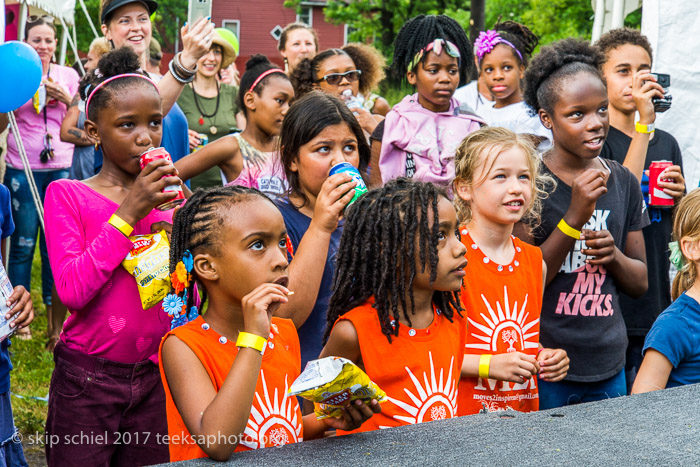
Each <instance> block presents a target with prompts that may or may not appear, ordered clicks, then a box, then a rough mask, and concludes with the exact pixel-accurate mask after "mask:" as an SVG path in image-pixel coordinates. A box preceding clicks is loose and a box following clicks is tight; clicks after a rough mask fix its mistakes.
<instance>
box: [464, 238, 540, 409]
mask: <svg viewBox="0 0 700 467" xmlns="http://www.w3.org/2000/svg"><path fill="white" fill-rule="evenodd" d="M512 238H513V246H514V247H515V256H514V257H513V261H512V262H511V263H510V264H506V265H501V264H496V263H495V262H493V261H491V260H490V259H489V258H488V257H487V256H485V255H484V253H482V251H481V249H479V247H478V246H477V245H476V243H474V241H473V240H472V238H471V236H470V235H469V233H468V232H467V230H466V229H463V230H462V243H464V246H466V247H467V260H468V261H469V264H468V265H467V267H466V268H465V271H466V273H467V275H466V276H465V278H464V286H463V287H462V294H461V298H462V305H463V306H464V308H465V309H466V317H467V323H468V324H467V326H468V332H467V343H466V346H465V349H464V353H466V354H499V353H505V352H515V351H517V352H523V353H526V354H528V355H532V356H534V357H536V356H537V349H538V347H539V342H540V339H539V337H540V311H541V310H542V251H541V250H540V249H539V248H537V247H535V246H532V245H528V244H527V243H524V242H522V241H520V239H518V238H515V237H512ZM539 405H540V401H539V393H538V391H537V378H535V377H533V378H530V379H529V380H528V381H526V382H525V383H523V384H515V383H509V382H507V381H496V380H493V379H487V380H486V381H484V380H483V379H481V378H462V381H461V382H460V383H459V415H471V414H475V413H478V412H479V411H480V410H482V409H483V408H486V409H487V410H488V411H496V410H505V409H506V408H511V409H513V410H517V411H519V412H531V411H535V410H537V409H538V408H539Z"/></svg>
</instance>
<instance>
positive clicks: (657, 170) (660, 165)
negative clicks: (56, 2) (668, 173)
mask: <svg viewBox="0 0 700 467" xmlns="http://www.w3.org/2000/svg"><path fill="white" fill-rule="evenodd" d="M672 165H673V162H671V161H654V162H652V163H651V165H650V166H649V206H660V207H669V206H673V202H674V200H673V197H672V196H671V195H667V194H666V193H664V191H663V190H662V189H661V188H659V182H672V181H673V179H671V178H661V172H663V171H664V170H665V169H666V168H668V167H671V166H672Z"/></svg>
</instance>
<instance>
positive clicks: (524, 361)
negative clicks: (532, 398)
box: [489, 352, 540, 383]
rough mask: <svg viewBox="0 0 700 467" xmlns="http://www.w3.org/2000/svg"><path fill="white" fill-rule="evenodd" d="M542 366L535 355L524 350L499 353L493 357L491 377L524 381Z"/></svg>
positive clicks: (500, 379) (501, 379)
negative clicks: (523, 351) (525, 352)
mask: <svg viewBox="0 0 700 467" xmlns="http://www.w3.org/2000/svg"><path fill="white" fill-rule="evenodd" d="M538 371H540V366H539V364H538V363H537V360H535V357H532V356H530V355H527V354H524V353H522V352H508V353H499V354H495V355H494V356H493V357H491V367H490V369H489V378H491V379H497V380H499V381H510V382H511V383H524V382H525V381H527V380H528V379H530V377H532V376H536V375H537V372H538Z"/></svg>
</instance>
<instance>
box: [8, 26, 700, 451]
mask: <svg viewBox="0 0 700 467" xmlns="http://www.w3.org/2000/svg"><path fill="white" fill-rule="evenodd" d="M537 45H538V39H537V36H536V35H535V34H534V33H533V32H532V31H530V30H529V29H528V28H527V27H526V26H525V25H522V24H518V23H515V22H513V21H506V22H503V23H501V22H499V23H498V24H496V25H495V26H494V29H492V30H488V31H484V32H482V33H481V34H480V35H479V37H478V38H476V39H475V41H474V42H473V43H470V41H469V40H468V38H467V35H466V33H465V32H464V30H463V29H462V27H461V26H460V25H459V24H458V23H457V22H456V21H455V20H453V19H451V18H449V17H447V16H444V15H437V16H435V15H421V16H417V17H415V18H412V19H411V20H409V21H408V22H407V23H406V24H405V25H404V26H403V27H402V28H401V30H400V31H399V33H398V35H397V37H396V42H395V44H394V56H393V61H392V64H391V68H390V71H391V73H392V74H393V76H394V78H397V79H400V80H404V81H405V82H407V83H408V84H410V85H411V86H413V88H414V89H415V92H414V93H413V94H411V95H408V96H406V97H404V98H403V99H402V100H401V101H400V102H399V103H398V104H396V105H395V106H394V107H393V108H390V106H389V104H388V102H387V101H386V100H385V99H383V98H382V97H380V96H378V95H377V94H375V91H376V89H377V85H378V83H379V82H380V81H381V80H382V79H383V78H384V66H385V63H384V60H383V58H382V57H381V55H380V54H379V53H378V52H376V51H375V50H374V49H372V48H371V47H370V46H367V45H364V44H349V45H347V46H345V47H343V48H342V49H328V50H321V51H319V43H318V38H317V37H316V35H315V33H314V32H313V30H310V29H308V28H305V27H304V26H303V25H298V24H295V25H291V26H290V27H289V28H287V29H285V31H284V33H283V39H282V40H281V41H280V51H281V52H282V53H283V56H284V57H285V64H286V67H285V69H281V68H277V67H276V66H275V65H273V64H272V63H271V62H270V61H269V60H268V59H267V58H266V57H264V56H262V55H254V56H253V57H251V58H250V60H249V61H248V63H247V64H246V69H245V73H244V74H243V75H242V77H241V80H240V86H239V88H238V91H237V108H238V109H239V110H240V111H241V112H242V115H243V117H245V129H244V130H243V131H242V132H237V133H235V134H231V135H226V136H223V137H220V138H219V139H218V140H217V141H215V142H213V143H211V144H208V145H206V146H204V147H202V148H200V149H199V150H198V151H197V152H196V153H193V154H191V155H189V156H186V157H184V158H182V159H180V160H178V161H177V162H176V163H175V164H174V165H172V164H170V163H168V162H166V161H163V160H157V161H153V162H150V163H149V164H147V165H146V166H145V167H144V168H143V169H141V167H140V165H139V155H140V154H142V153H143V152H144V151H146V150H147V149H149V148H151V147H157V146H160V144H161V138H162V124H163V103H164V98H163V97H161V93H163V90H162V87H160V86H159V85H158V84H156V83H155V82H154V81H152V80H151V79H150V78H149V77H148V76H146V75H144V74H143V73H142V72H141V64H140V62H139V57H138V56H137V55H136V54H135V53H134V52H133V51H132V50H131V49H130V48H127V47H124V48H120V49H116V50H113V51H111V52H108V53H106V54H105V55H104V56H103V57H102V58H101V59H100V60H99V62H98V63H96V64H95V65H94V66H93V67H92V68H91V70H90V71H89V73H88V74H87V75H86V76H85V77H84V78H83V80H82V81H81V84H80V88H79V91H80V99H82V100H83V101H84V102H85V103H86V104H85V110H84V112H85V118H84V133H85V138H88V139H89V140H90V141H91V142H92V143H94V144H95V146H96V147H99V148H100V150H101V153H102V155H103V159H104V162H103V165H102V168H101V170H100V171H99V172H98V173H97V174H96V175H95V176H93V177H92V178H88V179H86V180H83V181H78V180H59V181H56V182H53V183H52V184H51V185H50V186H49V188H48V190H47V193H46V240H47V249H48V257H49V260H50V262H51V267H52V271H53V276H54V277H55V283H56V291H57V293H58V296H59V297H60V300H61V301H62V302H63V303H64V304H65V305H66V306H67V307H68V309H69V311H70V316H69V318H68V320H67V321H66V323H65V326H64V327H63V332H62V334H61V337H60V341H59V342H58V344H57V345H56V347H55V362H56V366H55V370H54V372H53V376H52V379H51V386H50V396H49V413H48V420H47V423H46V431H47V434H49V435H58V438H56V439H61V440H62V439H66V436H67V437H70V436H71V435H74V434H76V433H86V432H91V433H103V432H105V433H108V437H107V439H106V440H105V442H104V443H102V444H94V445H85V444H82V445H72V444H69V443H61V442H58V443H53V444H51V445H47V447H46V455H47V460H48V462H49V464H50V465H59V464H60V463H61V460H63V459H67V458H70V459H71V461H72V462H74V463H79V462H83V463H86V464H115V465H127V464H128V465H137V464H138V465H140V464H147V463H157V462H166V461H168V460H170V461H178V460H186V459H192V458H198V457H206V456H209V457H212V458H214V459H219V460H225V459H227V458H229V457H230V456H231V454H232V453H233V452H234V451H242V450H249V449H257V448H263V447H267V446H279V445H283V444H288V443H295V442H301V441H303V440H306V439H313V438H319V437H323V436H327V435H328V432H329V430H330V431H334V432H335V434H336V435H343V434H348V433H353V432H359V431H368V430H374V429H380V428H389V427H395V426H401V425H407V424H416V423H423V422H428V421H433V420H440V419H446V418H452V417H456V416H463V415H472V414H476V413H479V412H488V411H499V410H508V409H512V410H517V411H522V412H530V411H536V410H542V409H549V408H554V407H561V406H565V405H569V404H576V403H580V402H590V401H596V400H601V399H605V398H610V397H617V396H622V395H626V394H629V393H639V392H645V391H651V390H656V389H663V388H665V387H671V386H677V385H682V384H689V383H694V382H700V344H699V343H698V342H697V336H698V334H699V333H700V304H699V303H700V285H698V281H699V280H700V279H699V277H700V272H699V270H698V268H700V214H698V213H700V191H698V190H694V191H692V192H691V193H689V194H688V195H687V196H686V194H685V193H686V187H685V180H684V178H683V173H682V158H681V153H680V149H679V147H678V144H677V143H676V141H675V139H674V138H673V136H671V135H670V134H668V133H666V132H663V131H662V130H658V129H655V128H654V121H655V110H654V99H656V98H660V97H663V95H664V89H663V88H661V86H660V85H659V84H658V83H657V82H656V78H655V77H654V76H653V75H652V74H651V73H650V70H651V62H652V51H651V47H650V45H649V43H648V41H647V40H646V38H645V37H644V36H643V35H641V34H640V33H639V32H638V31H634V30H631V29H617V30H613V31H610V32H608V33H607V34H605V35H603V36H602V37H601V38H600V40H599V41H598V42H597V43H596V44H594V45H590V44H588V43H586V42H583V41H581V40H577V39H564V40H561V41H557V42H555V43H552V44H549V45H546V46H543V47H542V48H541V49H540V51H539V53H537V54H535V55H533V53H534V51H535V48H536V46H537ZM164 95H165V97H166V98H169V96H168V95H167V94H165V93H164ZM635 113H638V115H639V120H635V118H636V117H635ZM660 160H666V161H670V162H671V164H670V166H669V167H668V168H666V169H665V170H664V172H663V173H662V174H661V176H660V177H659V181H658V185H657V186H658V189H659V190H661V191H662V192H663V193H665V194H666V195H667V196H668V197H670V198H671V199H673V202H674V203H676V204H677V206H676V207H675V208H674V206H668V207H658V206H653V205H651V202H650V199H649V184H650V180H649V173H648V170H649V167H650V165H651V164H652V163H653V162H655V161H660ZM341 163H345V164H347V165H348V166H351V167H353V168H355V169H357V171H359V173H360V174H361V176H362V178H363V179H364V180H366V182H367V184H368V185H369V186H370V188H371V189H370V190H369V191H368V192H367V193H366V194H364V195H362V196H361V197H359V198H358V199H357V200H355V199H354V196H355V194H356V188H360V185H361V183H360V181H359V180H358V179H353V177H352V176H351V175H349V174H348V173H347V172H339V173H335V174H332V171H331V169H332V168H333V167H334V166H336V165H338V164H341ZM217 167H218V168H219V169H220V171H221V174H222V176H223V178H224V183H227V184H226V185H224V186H217V187H210V188H207V189H197V190H195V191H194V193H191V192H189V190H187V188H185V192H186V194H187V195H188V199H187V200H186V201H185V203H184V205H182V206H181V207H178V208H176V210H175V211H172V210H171V211H167V210H166V211H162V210H159V209H157V207H158V206H159V205H161V204H162V203H163V202H165V201H169V200H171V199H172V198H173V196H174V195H173V192H172V191H163V190H164V188H166V187H169V186H182V185H183V184H184V182H185V181H187V180H190V179H192V178H194V177H196V176H198V175H200V174H202V173H204V172H206V171H207V170H211V169H212V168H217ZM5 190H6V189H5ZM0 195H2V192H0ZM3 196H4V195H3ZM3 196H0V198H2V199H6V198H7V196H4V198H3ZM6 201H7V202H3V203H2V205H0V221H1V222H0V223H1V224H2V226H1V227H2V232H1V233H2V238H3V241H4V239H5V238H6V237H7V236H8V235H10V234H11V233H12V230H13V224H12V219H11V217H10V216H8V215H7V212H9V210H10V209H9V207H7V209H5V205H6V204H8V203H9V200H6ZM6 211H7V212H6ZM163 230H164V231H165V232H166V233H167V235H168V237H169V239H170V253H169V254H170V257H169V271H170V273H171V278H172V285H171V290H170V294H169V295H168V296H167V297H166V300H165V301H166V302H167V303H165V302H163V303H161V302H160V301H159V302H158V303H157V304H156V305H154V306H152V307H150V308H149V309H144V308H143V306H142V300H141V297H140V295H139V290H138V289H137V284H136V283H135V281H134V278H133V277H132V275H131V274H129V273H128V272H127V271H126V269H124V268H123V267H122V266H121V264H122V261H123V260H124V258H125V257H126V256H127V255H128V254H129V253H130V251H131V250H132V247H133V243H132V240H131V239H130V238H129V237H130V236H132V235H137V234H149V233H157V232H161V233H160V234H159V235H165V233H163ZM672 240H674V241H675V242H674V243H671V246H669V242H671V241H672ZM669 249H670V252H671V253H673V254H672V256H671V259H670V260H669ZM671 263H673V265H674V266H675V267H676V268H677V269H678V271H679V272H678V275H677V276H676V278H675V280H674V281H673V287H672V286H671V281H670V279H669V267H670V265H671ZM10 300H11V301H12V302H16V305H15V306H16V307H18V309H21V310H22V311H21V313H20V314H19V315H18V316H17V317H16V318H15V321H14V324H15V326H16V327H25V326H26V325H28V323H29V322H30V321H31V319H32V315H33V311H32V303H31V300H30V299H29V295H28V293H27V292H26V290H25V289H24V288H23V287H22V286H18V287H17V289H16V290H15V292H14V294H13V296H12V297H11V299H10ZM174 309H175V311H173V310H174ZM180 310H182V312H180ZM664 310H665V311H664ZM2 351H3V352H2V354H0V357H3V358H1V359H0V362H4V361H5V360H7V359H5V358H4V357H5V356H6V353H7V349H6V345H5V344H4V343H3V347H2ZM326 356H334V357H343V358H346V359H348V360H350V361H352V362H354V363H355V364H356V365H357V366H358V367H360V368H361V369H362V370H364V371H365V372H366V373H367V375H368V376H369V377H370V379H371V380H372V381H374V382H375V383H376V384H377V385H378V386H379V387H380V388H381V389H382V390H383V391H384V392H386V395H387V400H386V401H385V402H382V403H381V404H380V403H379V402H378V401H377V400H374V399H373V400H371V401H367V402H366V403H362V402H357V404H351V405H349V406H347V407H346V408H345V409H344V410H343V412H342V415H341V416H340V417H332V418H326V419H322V420H319V419H317V417H316V415H314V414H313V412H312V410H311V409H312V408H311V407H310V406H306V405H305V404H303V403H302V402H300V400H298V399H297V398H296V397H293V396H290V395H289V388H290V386H291V384H292V383H293V382H294V380H295V379H296V378H297V377H298V376H299V374H300V372H301V370H302V369H303V368H304V366H305V365H306V364H307V362H309V361H311V360H315V359H317V358H322V357H326ZM5 367H7V371H9V360H8V362H7V364H6V365H5ZM0 370H1V368H0ZM4 374H7V372H5V373H4ZM6 386H8V385H7V384H6V385H5V386H3V387H5V389H4V390H2V389H0V404H1V405H3V406H5V405H7V406H9V397H5V395H6V393H7V391H8V389H9V388H7V387H6ZM3 413H6V412H5V410H3ZM9 413H10V416H11V412H9ZM8 426H10V427H11V423H10V425H8V424H7V421H6V420H2V421H0V428H2V429H3V430H4V431H2V433H0V434H2V437H1V439H0V441H1V440H5V439H8V438H9V437H10V436H11V434H12V433H11V432H10V431H8V429H9V428H8ZM144 432H150V433H152V435H153V436H152V437H150V438H148V439H146V440H141V441H142V442H131V443H119V441H118V439H116V438H115V436H116V434H119V433H134V434H138V433H144ZM156 434H159V435H160V436H156ZM166 435H169V439H170V442H169V443H162V442H159V441H161V440H162V439H163V437H164V436H166ZM134 439H137V438H134ZM3 446H9V447H3V449H5V450H6V451H7V452H6V454H5V455H6V456H9V457H12V456H15V457H17V456H18V454H17V453H16V452H14V453H13V452H11V451H10V449H13V447H12V443H10V444H9V445H3ZM14 448H15V449H16V446H15V447H14ZM19 454H21V451H20V452H19ZM18 465H19V464H18Z"/></svg>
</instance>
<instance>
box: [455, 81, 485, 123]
mask: <svg viewBox="0 0 700 467" xmlns="http://www.w3.org/2000/svg"><path fill="white" fill-rule="evenodd" d="M454 98H455V99H457V100H458V101H459V103H460V104H467V105H468V106H469V107H471V109H472V110H473V111H474V112H475V113H476V114H477V115H479V116H480V117H481V116H482V115H481V112H480V111H481V109H482V108H484V107H487V108H488V107H493V104H494V102H493V101H489V100H486V99H484V96H482V95H481V94H480V93H479V89H478V86H477V80H474V81H472V82H471V83H469V84H466V85H464V86H462V87H461V88H459V89H457V90H456V91H455V94H454Z"/></svg>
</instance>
